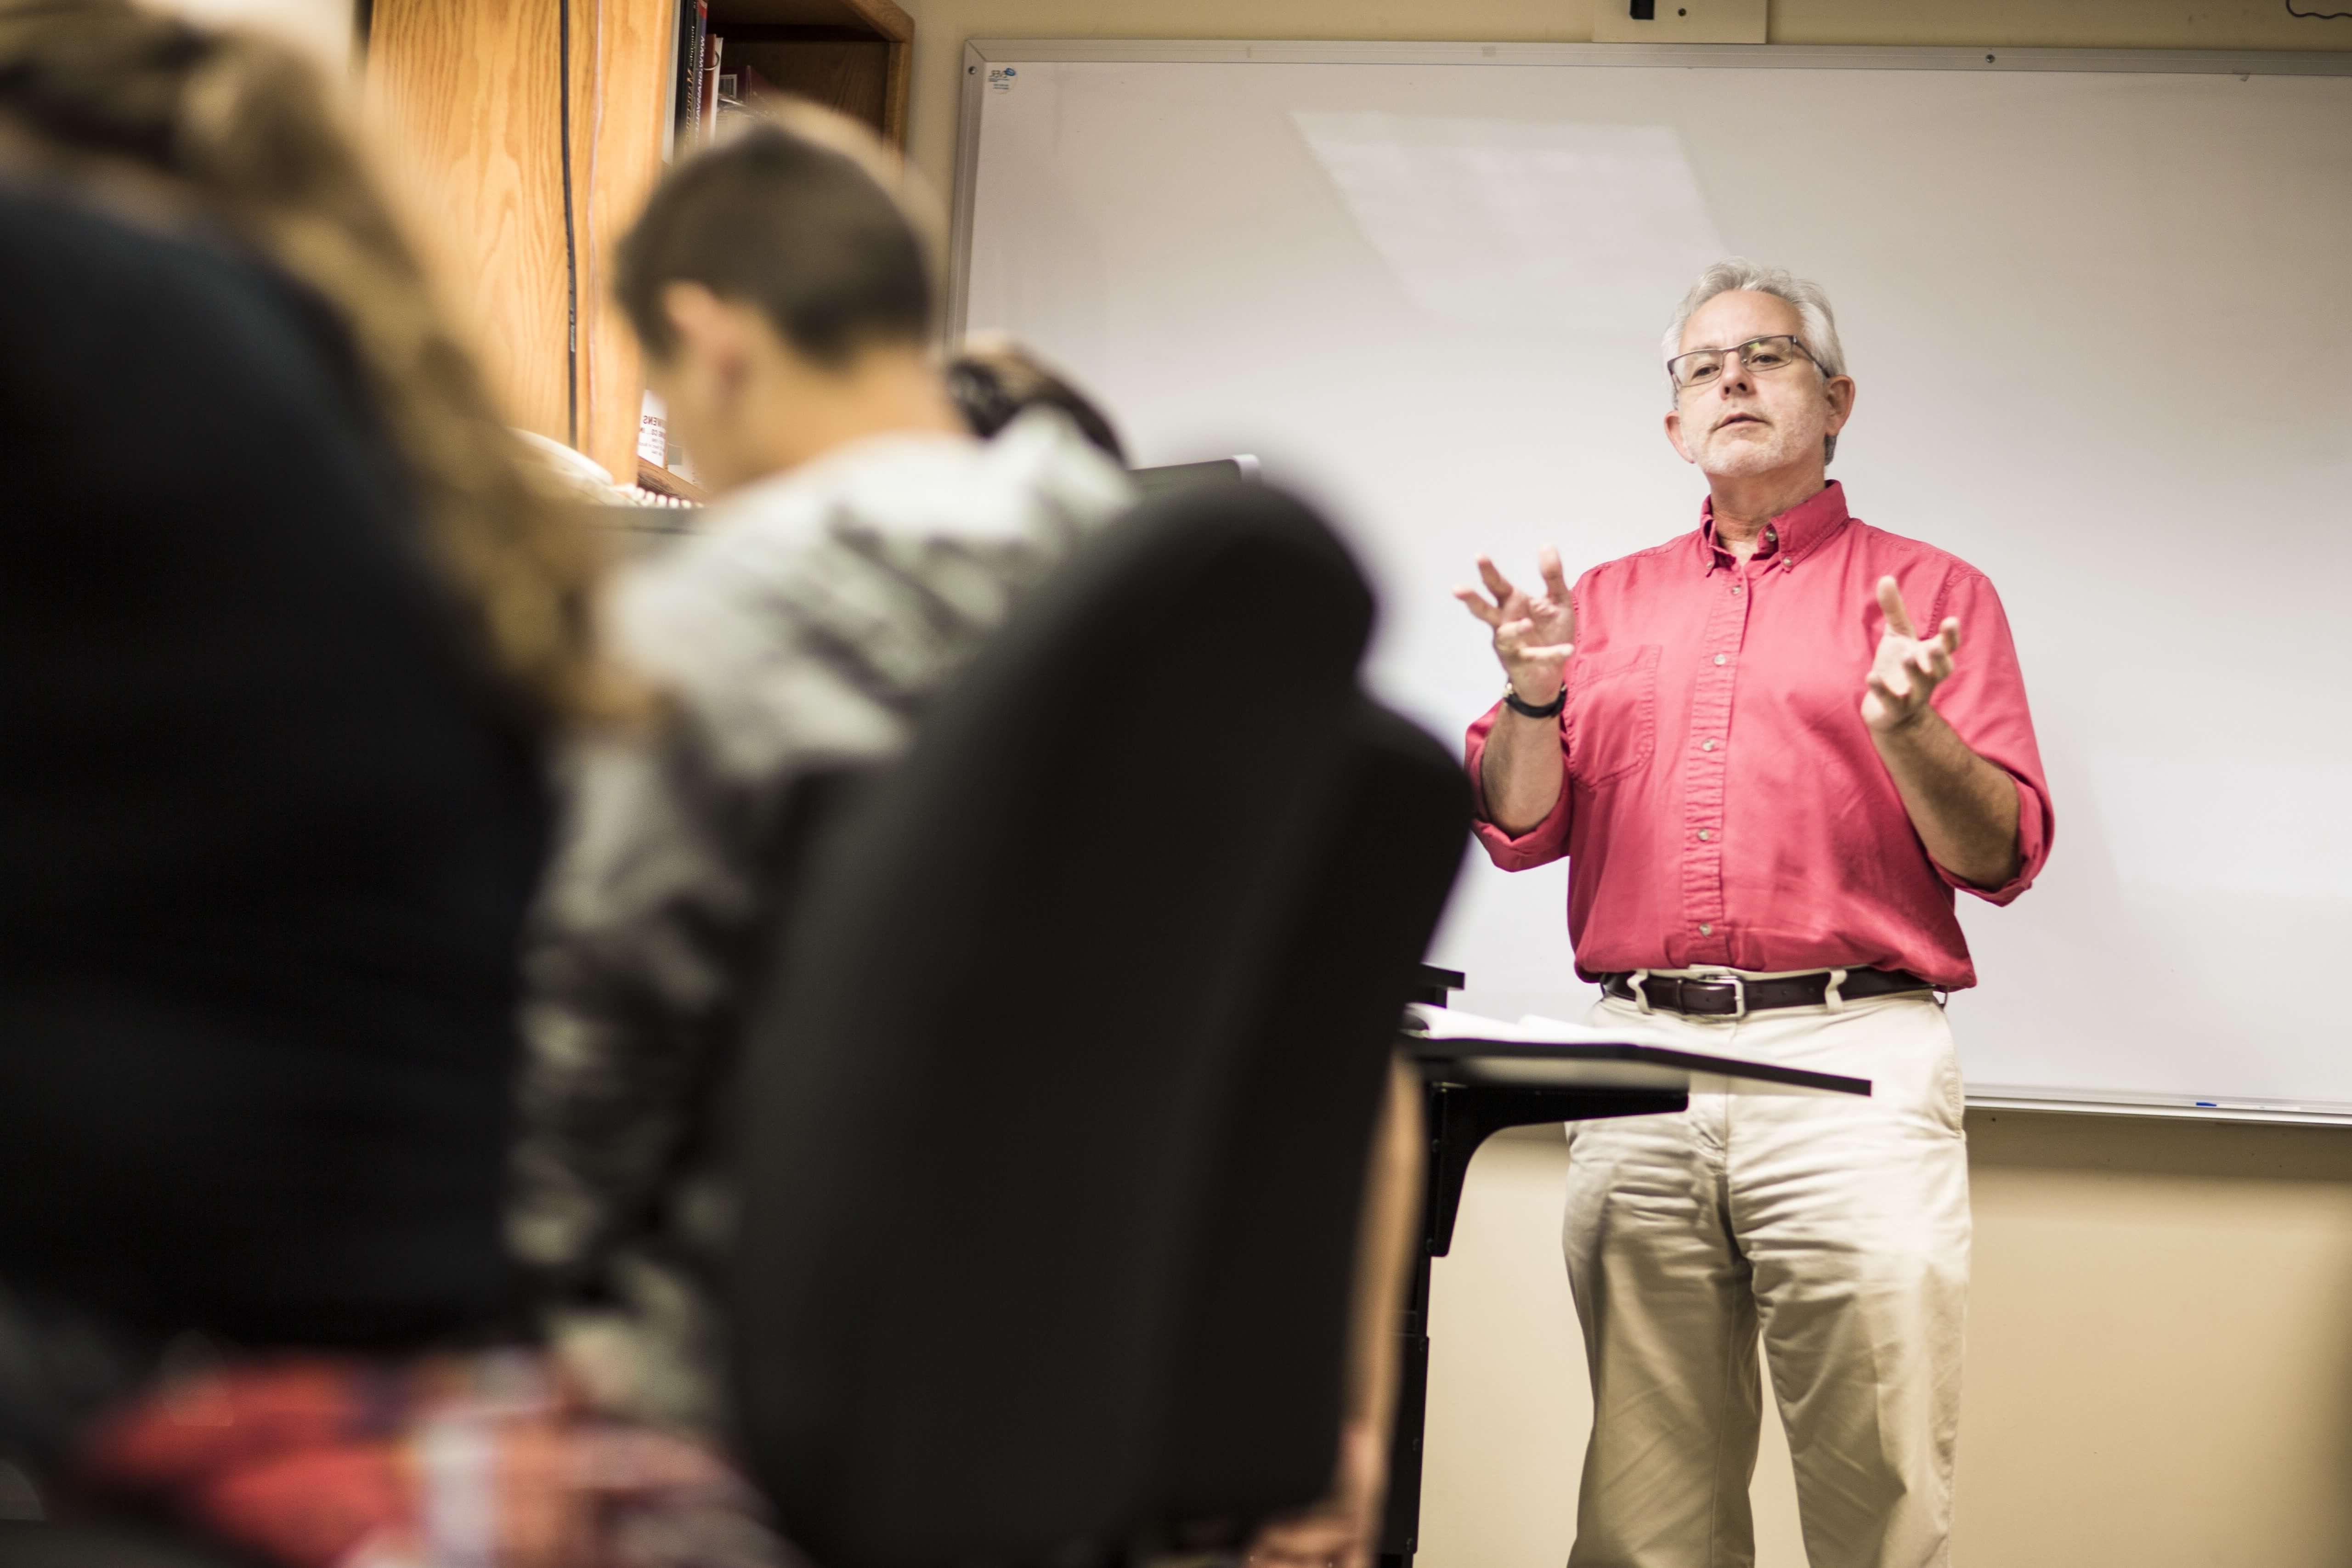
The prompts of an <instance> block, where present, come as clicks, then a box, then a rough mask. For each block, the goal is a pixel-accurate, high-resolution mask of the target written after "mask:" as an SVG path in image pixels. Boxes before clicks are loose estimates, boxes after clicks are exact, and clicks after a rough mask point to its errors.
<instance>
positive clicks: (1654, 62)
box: [946, 38, 2352, 1127]
mask: <svg viewBox="0 0 2352 1568" xmlns="http://www.w3.org/2000/svg"><path fill="white" fill-rule="evenodd" d="M1006 60H1012V61H1024V62H1026V61H1035V62H1043V63H1055V64H1062V63H1067V64H1075V65H1124V64H1129V63H1149V64H1194V65H1395V66H1430V65H1444V66H1601V67H1609V66H1637V67H1639V66H1647V67H1651V68H1656V67H1661V66H1680V67H1683V68H1687V69H1692V70H1709V69H1714V70H1742V69H1744V70H1756V69H1769V70H1882V71H1883V70H1949V71H2068V72H2078V73H2079V72H2092V71H2114V72H2127V73H2136V74H2140V75H2148V76H2234V77H2239V78H2247V77H2255V76H2310V77H2340V76H2352V52H2344V53H2331V52H2320V51H2312V52H2305V51H2301V50H2291V49H2008V48H2001V47H1999V46H1994V47H1990V48H1985V47H1979V48H1917V47H1912V48H1882V47H1876V46H1874V45H1822V46H1811V45H1790V44H1481V43H1475V42H1474V43H1402V42H1398V43H1390V42H1381V41H1339V40H1319V41H1318V40H1313V39H1297V40H1251V39H1191V38H972V39H969V40H967V41H966V42H965V44H964V47H963V91H962V96H961V99H960V100H959V101H958V105H957V113H956V154H955V190H954V206H953V209H952V216H951V219H950V226H949V251H948V310H947V322H946V326H947V332H948V338H949V341H950V342H955V341H957V340H959V339H961V337H962V336H963V332H964V329H965V314H966V310H967V307H968V305H969V299H968V292H969V289H970V286H971V230H972V219H973V204H974V203H975V201H976V200H977V189H976V187H977V185H978V184H979V174H980V120H981V110H982V106H983V105H984V104H985V103H986V101H987V100H986V92H987V88H988V67H989V66H991V65H992V64H994V63H997V62H999V61H1006ZM1968 1103H1969V1106H1970V1107H1971V1108H1972V1109H1975V1110H2028V1111H2042V1112H2051V1111H2056V1112H2064V1113H2070V1114H2074V1115H2088V1116H2152V1117H2163V1118H2172V1119H2177V1120H2184V1121H2258V1122H2289V1123H2297V1124H2303V1125H2315V1126H2329V1127H2352V1105H2337V1104H2335V1103H2332V1102H2326V1101H2321V1102H2313V1103H2307V1104H2306V1103H2297V1102H2294V1101H2286V1100H2279V1101H2270V1100H2250V1099H2245V1098H2242V1097H2230V1098H2228V1099H2224V1100H2215V1101H2201V1100H2190V1099H2188V1098H2185V1097H2176V1096H2168V1095H2161V1096H2160V1095H2127V1094H2108V1093H2103V1092H2098V1091H2094V1090H2088V1089H2083V1090H2075V1091H2073V1092H2071V1093H2065V1094H2053V1093H2050V1092H2048V1091H2040V1092H2037V1091H2034V1090H2031V1089H2024V1088H2021V1087H2012V1086H2009V1085H2001V1084H1986V1085H1982V1086H1980V1087H1979V1088H1977V1089H1972V1090H1970V1091H1969V1096H1968Z"/></svg>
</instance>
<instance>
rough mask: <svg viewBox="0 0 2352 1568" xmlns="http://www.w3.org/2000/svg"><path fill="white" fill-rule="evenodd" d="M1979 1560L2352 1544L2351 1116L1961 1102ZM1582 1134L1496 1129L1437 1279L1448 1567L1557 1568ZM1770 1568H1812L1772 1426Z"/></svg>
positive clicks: (2319, 1563)
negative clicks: (1569, 1264)
mask: <svg viewBox="0 0 2352 1568" xmlns="http://www.w3.org/2000/svg"><path fill="white" fill-rule="evenodd" d="M1969 1152H1970V1166H1971V1172H1972V1175H1973V1180H1974V1183H1975V1200H1976V1222H1977V1241H1976V1260H1975V1261H1976V1276H1975V1289H1974V1291H1973V1297H1972V1300H1971V1301H1970V1305H1969V1363H1968V1377H1967V1384H1966V1393H1965V1396H1964V1405H1965V1410H1964V1415H1963V1417H1962V1423H1961V1436H1960V1481H1959V1521H1958V1531H1957V1541H1956V1556H1957V1560H1958V1562H1959V1563H1961V1564H1962V1568H1983V1565H1986V1564H1991V1565H1995V1568H2110V1565H2112V1568H2126V1565H2128V1568H2240V1565H2252V1564H2260V1565H2261V1568H2343V1565H2344V1564H2345V1563H2352V1310H2347V1307H2352V1132H2343V1131H2336V1130H2334V1129H2321V1128H2298V1127H2236V1126H2218V1125H2212V1124H2207V1123H2189V1122H2160V1121H2137V1120H2131V1121H2126V1120H2122V1119H2115V1120H2109V1119H2105V1118H2095V1117H2064V1116H2021V1115H2017V1114H2015V1113H2012V1112H2006V1111H2004V1112H2000V1113H1998V1114H1991V1113H1986V1112H1982V1111H1979V1112H1976V1113H1974V1114H1972V1115H1970V1117H1969ZM1566 1172H1567V1152H1566V1146H1565V1144H1563V1143H1562V1142H1560V1140H1559V1135H1558V1134H1557V1133H1556V1132H1551V1131H1549V1130H1545V1131H1544V1132H1542V1133H1540V1134H1535V1135H1523V1134H1514V1135H1511V1136H1507V1137H1505V1138H1501V1139H1497V1140H1496V1141H1495V1142H1492V1143H1490V1144H1489V1145H1488V1146H1487V1148H1486V1151H1485V1152H1482V1153H1481V1154H1480V1155H1479V1157H1478V1160H1477V1163H1475V1165H1474V1166H1473V1167H1472V1169H1471V1174H1470V1181H1469V1185H1468V1188H1467V1191H1466V1192H1465V1198H1464V1203H1463V1209H1462V1218H1461V1223H1460V1226H1459V1228H1458V1231H1457V1234H1456V1239H1455V1245H1454V1255H1453V1256H1452V1257H1450V1258H1446V1259H1444V1261H1443V1262H1441V1263H1440V1264H1439V1265H1438V1266H1437V1276H1436V1281H1435V1285H1434V1288H1433V1311H1432V1330H1431V1332H1432V1339H1433V1346H1432V1350H1431V1368H1432V1372H1431V1394H1430V1400H1431V1414H1430V1426H1429V1434H1430V1452H1429V1459H1428V1466H1429V1473H1428V1485H1427V1487H1426V1489H1425V1490H1424V1494H1423V1495H1424V1508H1425V1516H1424V1532H1423V1556H1422V1562H1423V1563H1425V1564H1426V1565H1427V1568H1556V1565H1557V1564H1558V1563H1560V1562H1561V1561H1562V1560H1563V1559H1564V1558H1565V1557H1566V1555H1567V1552H1568V1543H1569V1542H1570V1539H1571V1538H1572V1536H1573V1533H1574V1523H1575V1518H1576V1489H1577V1488H1576V1481H1577V1467H1578V1465H1579V1463H1580V1459H1581V1456H1582V1453H1583V1447H1584V1428H1585V1425H1586V1423H1588V1422H1589V1421H1590V1420H1591V1403H1590V1395H1589V1394H1588V1391H1587V1387H1586V1382H1585V1377H1584V1369H1583V1363H1582V1362H1581V1360H1580V1354H1581V1352H1580V1346H1579V1342H1578V1340H1577V1335H1576V1328H1575V1317H1574V1309H1573V1308H1572V1306H1571V1305H1570V1300H1569V1295H1568V1285H1567V1281H1566V1279H1565V1278H1564V1277H1563V1275H1562V1272H1561V1268H1560V1263H1559V1220H1560V1193H1561V1189H1562V1185H1563V1184H1564V1182H1565V1180H1566ZM1753 1495H1754V1498H1755V1504H1756V1517H1757V1537H1758V1546H1759V1551H1758V1557H1757V1561H1758V1564H1759V1568H1802V1564H1803V1563H1804V1552H1803V1549H1802V1547H1801V1544H1800V1540H1799V1536H1798V1533H1797V1522H1796V1505H1795V1494H1794V1488H1793V1485H1792V1483H1791V1481H1790V1472H1789V1459H1788V1448H1787V1446H1786V1444H1785V1443H1784V1442H1783V1441H1782V1439H1781V1436H1780V1430H1779V1423H1778V1421H1776V1420H1774V1419H1773V1418H1772V1417H1770V1416H1767V1417H1766V1433H1765V1444H1764V1452H1763V1457H1762V1458H1761V1460H1760V1462H1759V1466H1758V1470H1757V1479H1756V1485H1755V1487H1754V1489H1753Z"/></svg>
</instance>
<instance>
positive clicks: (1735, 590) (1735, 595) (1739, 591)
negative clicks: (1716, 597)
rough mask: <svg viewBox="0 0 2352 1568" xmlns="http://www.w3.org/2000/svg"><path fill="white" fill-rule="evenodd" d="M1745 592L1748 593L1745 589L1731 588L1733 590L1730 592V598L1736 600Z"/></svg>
mask: <svg viewBox="0 0 2352 1568" xmlns="http://www.w3.org/2000/svg"><path fill="white" fill-rule="evenodd" d="M1747 591H1748V590H1747V589H1745V588H1738V587H1735V588H1733V589H1732V590H1731V596H1732V597H1733V598H1735V599H1737V598H1738V597H1739V595H1742V594H1744V593H1746V592H1747Z"/></svg>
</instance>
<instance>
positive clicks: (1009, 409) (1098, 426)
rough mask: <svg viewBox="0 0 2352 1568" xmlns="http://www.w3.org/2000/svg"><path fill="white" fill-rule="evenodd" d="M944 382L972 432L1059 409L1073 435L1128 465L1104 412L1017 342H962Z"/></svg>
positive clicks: (984, 433) (987, 432)
mask: <svg viewBox="0 0 2352 1568" xmlns="http://www.w3.org/2000/svg"><path fill="white" fill-rule="evenodd" d="M947 380H948V396H949V397H950V399H952V400H953V401H954V403H955V405H956V411H957V412H958V413H960V414H961V415H962V416H963V422H964V423H965V424H966V425H968V426H971V433H972V434H973V435H975V436H979V437H990V436H993V435H995V434H996V433H997V432H998V431H999V430H1002V429H1003V428H1004V427H1005V426H1007V425H1010V424H1012V423H1013V421H1014V420H1015V419H1018V418H1019V417H1021V416H1022V415H1024V414H1026V413H1027V412H1029V410H1031V409H1032V408H1041V407H1042V408H1058V409H1060V410H1061V411H1062V412H1063V413H1064V414H1066V415H1067V416H1069V419H1070V422H1071V423H1072V424H1074V425H1076V426H1077V427H1078V434H1080V435H1082V436H1084V437H1086V438H1087V440H1089V441H1091V442H1093V443H1094V444H1095V445H1096V446H1097V447H1100V448H1101V449H1102V450H1103V451H1104V452H1105V453H1106V454H1108V456H1109V458H1111V460H1112V461H1113V462H1116V463H1118V464H1119V465H1120V466H1121V467H1124V466H1125V465H1126V463H1127V448H1126V447H1125V446H1124V445H1122V444H1121V443H1120V441H1119V438H1118V429H1117V428H1116V427H1114V426H1112V424H1111V422H1110V418H1109V416H1108V415H1106V414H1104V413H1103V411H1102V410H1101V409H1100V408H1098V407H1097V406H1096V405H1095V402H1094V400H1093V399H1092V398H1090V397H1088V396H1087V395H1086V394H1085V393H1083V392H1080V391H1079V390H1078V389H1077V388H1076V386H1074V385H1072V384H1070V380H1069V378H1068V377H1067V376H1065V375H1063V374H1061V373H1060V372H1058V371H1056V370H1055V369H1053V368H1052V367H1051V366H1049V365H1047V364H1046V363H1045V361H1043V360H1041V359H1039V358H1038V357H1037V356H1036V355H1035V354H1033V353H1030V352H1029V351H1028V350H1027V349H1024V348H1023V347H1022V346H1021V345H1020V344H1018V343H1015V342H1008V341H1004V340H1002V339H982V340H980V341H977V342H969V343H966V344H965V345H964V347H963V352H962V353H959V354H957V355H956V357H955V358H954V359H952V360H950V361H949V362H948V375H947Z"/></svg>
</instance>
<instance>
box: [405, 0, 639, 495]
mask: <svg viewBox="0 0 2352 1568" xmlns="http://www.w3.org/2000/svg"><path fill="white" fill-rule="evenodd" d="M379 3H382V0H379ZM572 5H573V6H574V10H573V13H572V22H573V27H574V31H573V34H572V71H573V79H572V181H573V193H574V195H575V197H576V200H577V221H578V229H579V253H580V449H581V450H582V451H583V452H585V453H587V454H588V455H589V456H590V457H592V458H595V459H596V461H598V462H600V463H602V464H604V467H605V468H606V469H607V470H608V471H610V472H611V473H612V474H613V476H614V478H615V479H618V480H619V481H620V482H621V483H623V484H626V483H628V482H629V478H630V476H631V475H633V474H635V472H636V451H637V409H638V405H639V404H640V403H641V401H642V400H643V397H644V392H645V381H644V373H643V368H642V366H641V364H640V363H639V360H638V355H637V340H636V335H635V333H634V332H633V331H630V329H629V323H628V319H627V317H626V316H625V315H624V314H623V312H622V310H621V308H620V305H619V303H618V302H617V301H616V300H614V298H613V247H614V244H615V243H617V242H618V241H619V239H620V237H621V236H622V235H624V234H625V233H627V232H628V228H629V226H630V225H631V224H633V223H635V221H636V218H637V214H638V212H639V211H641V210H642V209H643V208H644V206H645V203H646V195H647V194H648V193H649V192H651V191H652V189H653V187H654V184H655V182H656V181H657V180H658V179H660V177H661V173H662V162H661V141H662V104H663V101H664V92H665V90H666V89H667V85H668V78H669V69H670V52H671V49H672V47H673V42H672V40H673V37H674V22H673V18H674V16H675V10H674V6H673V0H572Z"/></svg>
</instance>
